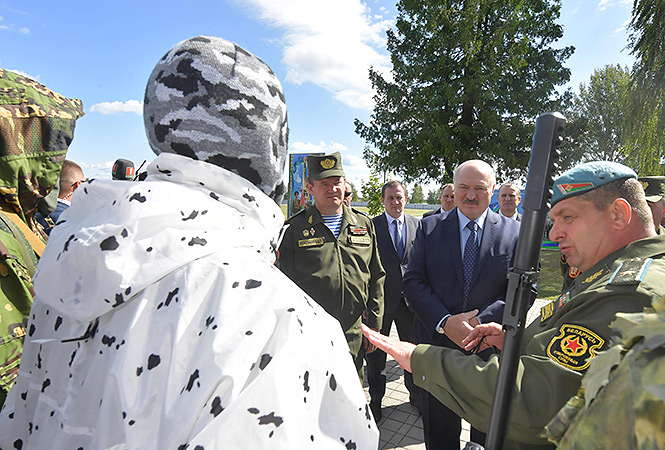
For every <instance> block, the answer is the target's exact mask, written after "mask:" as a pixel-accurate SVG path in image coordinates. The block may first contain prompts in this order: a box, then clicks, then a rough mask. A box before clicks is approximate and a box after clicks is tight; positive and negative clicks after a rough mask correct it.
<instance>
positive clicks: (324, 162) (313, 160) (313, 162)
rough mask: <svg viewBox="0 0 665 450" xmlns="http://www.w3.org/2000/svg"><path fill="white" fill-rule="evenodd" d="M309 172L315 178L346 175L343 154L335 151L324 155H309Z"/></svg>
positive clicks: (321, 178)
mask: <svg viewBox="0 0 665 450" xmlns="http://www.w3.org/2000/svg"><path fill="white" fill-rule="evenodd" d="M307 173H308V175H309V176H310V177H312V179H313V180H323V179H324V178H328V177H343V176H345V175H344V169H343V168H342V154H341V153H340V152H335V153H331V154H330V155H323V156H315V155H308V156H307Z"/></svg>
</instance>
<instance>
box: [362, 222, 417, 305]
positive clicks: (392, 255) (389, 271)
mask: <svg viewBox="0 0 665 450" xmlns="http://www.w3.org/2000/svg"><path fill="white" fill-rule="evenodd" d="M372 221H373V222H374V229H375V231H376V243H377V246H378V247H379V255H380V257H381V265H382V266H383V269H384V270H385V271H386V278H385V279H384V285H383V286H384V289H383V299H384V300H383V301H384V316H389V315H392V313H394V312H395V310H396V309H397V307H398V306H399V302H400V301H401V298H402V276H403V275H404V273H405V272H406V267H407V264H408V262H409V251H410V250H411V247H412V246H413V240H414V239H415V237H416V229H417V228H418V219H416V218H415V217H413V216H410V215H408V214H405V215H404V223H405V225H406V239H405V243H406V244H405V246H404V257H403V258H402V260H401V261H400V259H399V258H398V257H397V250H395V245H394V244H393V240H392V238H391V237H390V231H391V230H390V228H389V225H388V220H386V215H385V213H383V214H380V215H378V216H376V217H374V218H373V219H372Z"/></svg>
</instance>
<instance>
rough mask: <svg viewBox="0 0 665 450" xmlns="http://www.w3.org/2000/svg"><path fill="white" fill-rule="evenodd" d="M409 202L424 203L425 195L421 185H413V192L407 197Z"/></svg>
mask: <svg viewBox="0 0 665 450" xmlns="http://www.w3.org/2000/svg"><path fill="white" fill-rule="evenodd" d="M409 202H410V203H424V202H425V195H424V194H423V187H422V186H421V185H419V184H415V185H414V186H413V190H412V191H411V195H410V196H409Z"/></svg>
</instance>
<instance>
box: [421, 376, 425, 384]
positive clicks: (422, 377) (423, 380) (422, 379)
mask: <svg viewBox="0 0 665 450" xmlns="http://www.w3.org/2000/svg"><path fill="white" fill-rule="evenodd" d="M420 381H422V382H423V383H424V382H425V375H420Z"/></svg>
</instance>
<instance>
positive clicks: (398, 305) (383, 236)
mask: <svg viewBox="0 0 665 450" xmlns="http://www.w3.org/2000/svg"><path fill="white" fill-rule="evenodd" d="M406 200H407V196H406V189H405V188H404V185H403V184H402V183H400V182H399V181H389V182H387V183H386V184H385V185H383V188H382V189H381V203H383V206H384V207H385V209H386V211H385V213H384V214H381V215H378V216H376V217H374V218H373V219H372V221H373V222H374V229H375V230H376V242H377V245H378V247H379V255H380V257H381V265H383V269H384V270H385V272H386V278H385V279H384V285H383V286H384V312H383V326H382V327H381V333H383V334H385V335H386V336H388V335H390V327H391V325H392V323H393V322H395V325H396V327H397V333H398V334H399V338H400V339H401V340H405V341H409V342H412V340H411V330H412V329H413V312H412V311H411V310H410V309H409V306H408V305H407V303H406V300H405V298H404V293H403V292H402V276H403V275H404V272H406V267H407V264H408V260H409V251H410V250H411V246H412V245H413V239H414V238H415V236H416V228H418V219H416V218H415V217H413V216H410V215H408V214H404V206H405V205H406ZM365 360H366V361H367V381H368V383H369V394H370V398H371V400H370V403H369V405H370V408H371V410H372V414H374V418H375V419H376V420H379V419H381V399H382V398H383V395H384V394H385V392H386V374H385V372H384V370H385V367H386V354H385V353H384V352H382V351H381V350H377V351H375V352H372V353H368V354H367V355H366V356H365ZM404 384H405V385H406V388H407V389H408V390H409V399H410V401H411V404H413V405H414V406H417V405H418V403H419V394H418V392H419V389H418V387H416V386H415V385H414V384H413V377H412V375H411V374H410V373H409V372H407V371H404Z"/></svg>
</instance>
